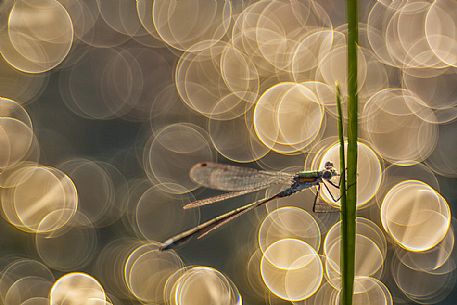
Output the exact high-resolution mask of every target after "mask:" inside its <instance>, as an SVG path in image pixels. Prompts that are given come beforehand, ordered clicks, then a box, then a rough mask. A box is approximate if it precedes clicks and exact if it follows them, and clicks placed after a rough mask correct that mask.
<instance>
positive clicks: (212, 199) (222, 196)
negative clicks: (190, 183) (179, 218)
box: [183, 189, 261, 209]
mask: <svg viewBox="0 0 457 305" xmlns="http://www.w3.org/2000/svg"><path fill="white" fill-rule="evenodd" d="M260 190H261V189H248V190H244V191H236V192H229V193H224V194H220V195H217V196H213V197H209V198H205V199H200V200H196V201H194V202H191V203H188V204H186V205H185V206H183V209H192V208H197V207H201V206H204V205H209V204H213V203H217V202H220V201H224V200H227V199H230V198H234V197H238V196H242V195H245V194H249V193H252V192H256V191H260Z"/></svg>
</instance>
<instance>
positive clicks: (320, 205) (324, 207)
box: [314, 202, 340, 213]
mask: <svg viewBox="0 0 457 305" xmlns="http://www.w3.org/2000/svg"><path fill="white" fill-rule="evenodd" d="M314 211H315V212H316V213H339V212H340V210H339V209H337V208H334V207H332V206H331V205H330V204H328V203H325V202H317V203H316V207H315V210H314Z"/></svg>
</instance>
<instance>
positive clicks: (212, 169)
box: [161, 162, 339, 250]
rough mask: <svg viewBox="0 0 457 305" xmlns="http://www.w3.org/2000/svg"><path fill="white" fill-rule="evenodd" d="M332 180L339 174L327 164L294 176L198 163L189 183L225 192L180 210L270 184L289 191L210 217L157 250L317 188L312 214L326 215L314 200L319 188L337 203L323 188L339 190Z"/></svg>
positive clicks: (331, 165)
mask: <svg viewBox="0 0 457 305" xmlns="http://www.w3.org/2000/svg"><path fill="white" fill-rule="evenodd" d="M335 176H339V174H338V172H337V171H336V169H335V168H334V167H333V164H332V163H331V162H327V163H325V168H324V169H323V170H321V171H301V172H298V173H296V174H295V175H293V174H289V173H283V172H272V171H263V170H256V169H253V168H247V167H238V166H231V165H223V164H217V163H209V162H206V163H198V164H196V165H194V166H193V167H192V169H191V170H190V177H191V178H192V180H194V181H195V182H197V183H198V184H200V185H202V186H205V187H207V188H212V189H217V190H221V191H227V193H224V194H221V195H218V196H214V197H210V198H206V199H202V200H197V201H194V202H192V203H189V204H187V205H185V206H184V209H190V208H195V207H200V206H204V205H209V204H214V203H216V202H220V201H223V200H226V199H229V198H233V197H238V196H241V195H244V194H248V193H252V192H255V191H260V190H262V189H266V188H268V187H270V186H271V185H274V184H286V183H288V184H289V187H287V188H286V189H284V190H282V191H280V192H278V193H277V194H275V195H273V196H271V197H268V198H264V199H261V200H258V201H255V202H253V203H249V204H247V205H244V206H242V207H239V208H237V209H235V210H232V211H230V212H227V213H225V214H223V215H220V216H217V217H214V218H212V219H210V220H208V221H206V222H204V223H202V224H200V225H198V226H196V227H194V228H192V229H189V230H187V231H185V232H182V233H180V234H178V235H176V236H174V237H172V238H170V239H168V240H167V241H165V242H164V243H163V244H162V246H161V250H166V249H169V248H172V247H174V246H176V245H177V244H179V243H181V242H183V241H185V240H187V239H189V238H191V237H192V236H194V235H198V238H202V237H203V236H205V235H207V234H208V233H209V232H211V231H214V230H216V229H217V228H220V227H221V226H223V225H224V224H226V223H228V222H230V221H231V220H233V219H235V218H237V217H239V216H241V215H243V214H245V213H247V212H248V211H250V210H253V209H254V208H256V207H258V206H261V205H265V204H266V203H267V202H269V201H272V200H274V199H277V198H282V197H287V196H290V195H292V194H295V193H297V192H300V191H303V190H305V189H308V188H311V187H317V192H316V197H315V198H314V204H313V212H328V211H329V210H330V209H329V207H328V206H326V205H324V207H323V206H322V204H320V205H318V204H317V198H318V197H319V193H320V189H321V184H323V185H324V187H325V188H326V189H327V191H328V192H329V193H330V196H331V197H332V199H333V200H334V201H335V202H337V201H338V200H339V199H335V198H334V197H333V195H332V193H331V191H330V189H329V188H328V186H327V184H326V183H330V184H331V185H332V186H334V187H336V188H339V185H337V184H335V183H333V182H332V181H331V179H332V178H333V177H335ZM325 206H326V207H325ZM333 210H334V209H333Z"/></svg>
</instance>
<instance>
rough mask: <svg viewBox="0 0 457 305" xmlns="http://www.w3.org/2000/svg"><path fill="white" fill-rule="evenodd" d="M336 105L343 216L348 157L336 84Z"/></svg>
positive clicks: (339, 90) (339, 94) (342, 213)
mask: <svg viewBox="0 0 457 305" xmlns="http://www.w3.org/2000/svg"><path fill="white" fill-rule="evenodd" d="M336 106H337V110H338V139H339V142H340V172H341V173H340V174H341V176H340V179H341V180H340V203H341V210H342V212H341V216H343V215H344V214H345V212H346V207H347V206H346V158H345V156H344V146H345V145H344V129H343V110H342V107H341V89H340V85H339V84H338V83H337V84H336Z"/></svg>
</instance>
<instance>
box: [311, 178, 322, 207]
mask: <svg viewBox="0 0 457 305" xmlns="http://www.w3.org/2000/svg"><path fill="white" fill-rule="evenodd" d="M320 192H321V185H320V184H318V185H317V192H316V197H314V203H313V213H316V203H317V198H318V197H319V193H320Z"/></svg>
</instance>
